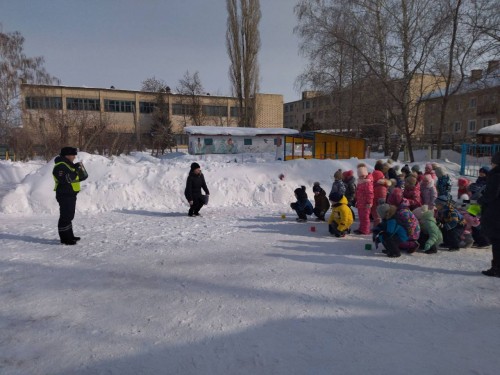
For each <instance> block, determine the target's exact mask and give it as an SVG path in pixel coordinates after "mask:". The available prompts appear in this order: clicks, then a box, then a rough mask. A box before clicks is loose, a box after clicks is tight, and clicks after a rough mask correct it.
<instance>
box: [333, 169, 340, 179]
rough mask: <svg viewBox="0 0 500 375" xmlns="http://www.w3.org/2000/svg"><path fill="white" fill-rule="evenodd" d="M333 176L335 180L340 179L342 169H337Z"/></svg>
mask: <svg viewBox="0 0 500 375" xmlns="http://www.w3.org/2000/svg"><path fill="white" fill-rule="evenodd" d="M333 178H334V179H336V180H342V169H339V170H338V171H337V172H335V173H334V174H333Z"/></svg>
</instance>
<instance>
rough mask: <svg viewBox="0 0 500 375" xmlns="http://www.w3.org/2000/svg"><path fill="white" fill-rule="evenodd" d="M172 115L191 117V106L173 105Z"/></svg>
mask: <svg viewBox="0 0 500 375" xmlns="http://www.w3.org/2000/svg"><path fill="white" fill-rule="evenodd" d="M172 114H174V115H183V116H192V115H193V106H192V105H190V104H174V105H173V106H172Z"/></svg>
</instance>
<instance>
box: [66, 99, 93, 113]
mask: <svg viewBox="0 0 500 375" xmlns="http://www.w3.org/2000/svg"><path fill="white" fill-rule="evenodd" d="M66 109H69V110H75V111H100V110H101V102H100V100H99V99H88V98H66Z"/></svg>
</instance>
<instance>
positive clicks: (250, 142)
mask: <svg viewBox="0 0 500 375" xmlns="http://www.w3.org/2000/svg"><path fill="white" fill-rule="evenodd" d="M243 144H244V145H245V146H251V145H252V138H244V139H243Z"/></svg>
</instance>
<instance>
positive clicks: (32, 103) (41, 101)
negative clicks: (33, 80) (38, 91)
mask: <svg viewBox="0 0 500 375" xmlns="http://www.w3.org/2000/svg"><path fill="white" fill-rule="evenodd" d="M24 102H25V105H26V109H62V99H61V98H60V97H58V96H28V97H26V98H25V100H24Z"/></svg>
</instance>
